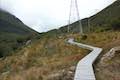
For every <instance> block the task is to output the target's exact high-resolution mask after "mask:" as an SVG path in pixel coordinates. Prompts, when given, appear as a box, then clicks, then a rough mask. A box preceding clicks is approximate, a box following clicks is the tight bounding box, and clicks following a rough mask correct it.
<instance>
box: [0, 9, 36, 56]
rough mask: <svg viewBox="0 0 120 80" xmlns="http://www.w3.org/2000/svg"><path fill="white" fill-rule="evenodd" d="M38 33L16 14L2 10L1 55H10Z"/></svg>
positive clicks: (0, 28) (0, 22) (0, 11)
mask: <svg viewBox="0 0 120 80" xmlns="http://www.w3.org/2000/svg"><path fill="white" fill-rule="evenodd" d="M37 34H38V33H37V32H36V31H34V30H32V29H30V28H29V27H27V26H26V25H25V24H23V23H22V21H20V20H19V19H18V18H17V17H15V16H14V15H12V14H10V13H8V12H6V11H3V10H0V57H2V56H3V55H8V53H10V52H12V51H14V50H16V49H17V48H19V47H20V46H21V45H22V44H23V43H24V42H25V41H27V40H29V39H30V37H32V36H34V35H37ZM23 35H24V36H23Z"/></svg>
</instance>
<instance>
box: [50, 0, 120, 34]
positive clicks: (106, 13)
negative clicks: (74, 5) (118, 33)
mask: <svg viewBox="0 0 120 80" xmlns="http://www.w3.org/2000/svg"><path fill="white" fill-rule="evenodd" d="M119 14H120V0H117V1H115V2H114V3H113V4H111V5H110V6H108V7H106V8H105V9H103V10H102V11H100V12H98V13H97V14H95V15H93V16H91V17H89V18H85V19H82V20H81V22H82V26H83V31H84V33H88V32H89V31H91V32H101V31H104V30H118V29H119V30H120V15H119ZM88 21H89V25H90V26H88ZM67 27H68V26H67V25H66V26H63V27H61V28H60V29H58V30H52V33H53V32H54V31H55V33H58V34H59V33H64V34H65V33H66V32H67ZM89 27H90V28H89ZM78 32H79V26H78V21H77V22H75V23H73V24H71V27H70V33H78Z"/></svg>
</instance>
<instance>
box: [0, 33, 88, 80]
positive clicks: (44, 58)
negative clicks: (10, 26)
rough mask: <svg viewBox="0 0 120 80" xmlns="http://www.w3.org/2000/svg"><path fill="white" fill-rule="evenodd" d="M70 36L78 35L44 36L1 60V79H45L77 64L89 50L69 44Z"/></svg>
mask: <svg viewBox="0 0 120 80" xmlns="http://www.w3.org/2000/svg"><path fill="white" fill-rule="evenodd" d="M68 37H78V35H76V34H75V35H68V36H66V37H63V36H61V37H60V38H58V37H51V38H46V37H44V38H42V39H40V40H37V41H36V42H34V43H32V44H31V45H29V46H26V47H25V48H23V49H22V50H21V51H19V52H18V53H17V54H16V55H13V56H9V57H7V58H5V59H4V60H0V72H1V73H0V74H1V75H0V80H45V79H46V77H47V76H48V75H49V74H52V73H55V72H58V71H60V70H63V69H67V68H69V67H71V66H75V65H76V64H77V62H78V61H79V60H80V59H81V58H83V57H84V56H85V55H86V54H87V53H88V51H87V50H84V49H81V48H79V47H77V46H73V45H70V44H68V43H67V39H68Z"/></svg>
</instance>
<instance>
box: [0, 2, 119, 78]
mask: <svg viewBox="0 0 120 80" xmlns="http://www.w3.org/2000/svg"><path fill="white" fill-rule="evenodd" d="M119 5H120V0H118V1H116V2H115V3H113V4H112V5H110V6H108V7H107V8H105V9H104V10H102V11H101V12H99V13H98V14H96V15H94V16H91V17H90V18H86V19H83V20H82V24H83V26H84V32H85V35H80V34H79V26H78V22H75V23H73V24H71V30H70V32H69V33H67V26H63V27H61V28H59V29H54V30H51V31H48V32H45V33H41V34H40V35H39V36H40V37H37V38H35V41H34V42H32V43H31V44H28V45H26V46H24V47H22V48H21V49H19V50H17V51H15V52H13V53H14V54H12V55H11V56H7V57H6V58H1V59H0V80H73V77H74V72H75V68H76V65H77V63H78V61H79V60H80V59H82V58H83V57H84V56H85V55H87V54H88V53H89V52H90V51H88V50H84V49H81V48H79V47H77V46H73V45H70V44H68V43H67V40H68V38H71V37H72V38H74V39H75V41H77V42H81V43H85V44H89V45H92V46H96V47H101V48H103V52H102V53H101V55H100V56H99V57H98V59H97V61H96V62H95V64H94V69H95V73H96V78H97V80H120V77H119V75H120V71H119V68H120V56H119V55H120V53H119V52H117V54H116V55H115V56H114V57H113V58H112V59H110V60H109V61H107V62H106V65H103V64H102V65H101V64H100V61H101V58H102V57H103V55H105V54H106V53H107V52H108V51H109V50H110V49H111V48H113V47H116V46H120V30H119V27H120V26H119V25H120V23H119V17H120V15H119V14H120V11H119V10H120V8H119ZM111 11H113V12H112V14H111V16H109V17H108V15H107V14H108V13H109V12H111ZM88 19H89V20H90V25H91V28H90V31H91V33H88V32H87V28H88V26H87V21H88ZM101 21H102V22H103V23H101ZM19 34H21V33H19ZM5 40H6V39H5ZM19 41H20V39H18V42H19ZM8 42H9V41H8ZM5 47H6V46H5ZM5 50H6V48H5ZM8 53H9V52H8Z"/></svg>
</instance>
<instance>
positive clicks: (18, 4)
mask: <svg viewBox="0 0 120 80" xmlns="http://www.w3.org/2000/svg"><path fill="white" fill-rule="evenodd" d="M70 1H71V0H0V8H2V9H5V10H7V11H9V12H10V13H12V14H14V15H15V16H16V17H18V18H19V19H20V20H22V21H23V22H24V23H25V24H26V25H28V26H29V27H31V28H33V29H35V30H37V31H38V32H45V31H48V30H51V29H55V28H59V27H60V26H63V25H66V24H67V23H68V17H69V10H70ZM114 1H116V0H78V8H79V14H80V19H83V18H86V17H89V16H92V15H93V14H95V13H97V12H99V11H100V10H102V9H103V8H105V7H107V6H108V5H110V4H111V3H113V2H114Z"/></svg>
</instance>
